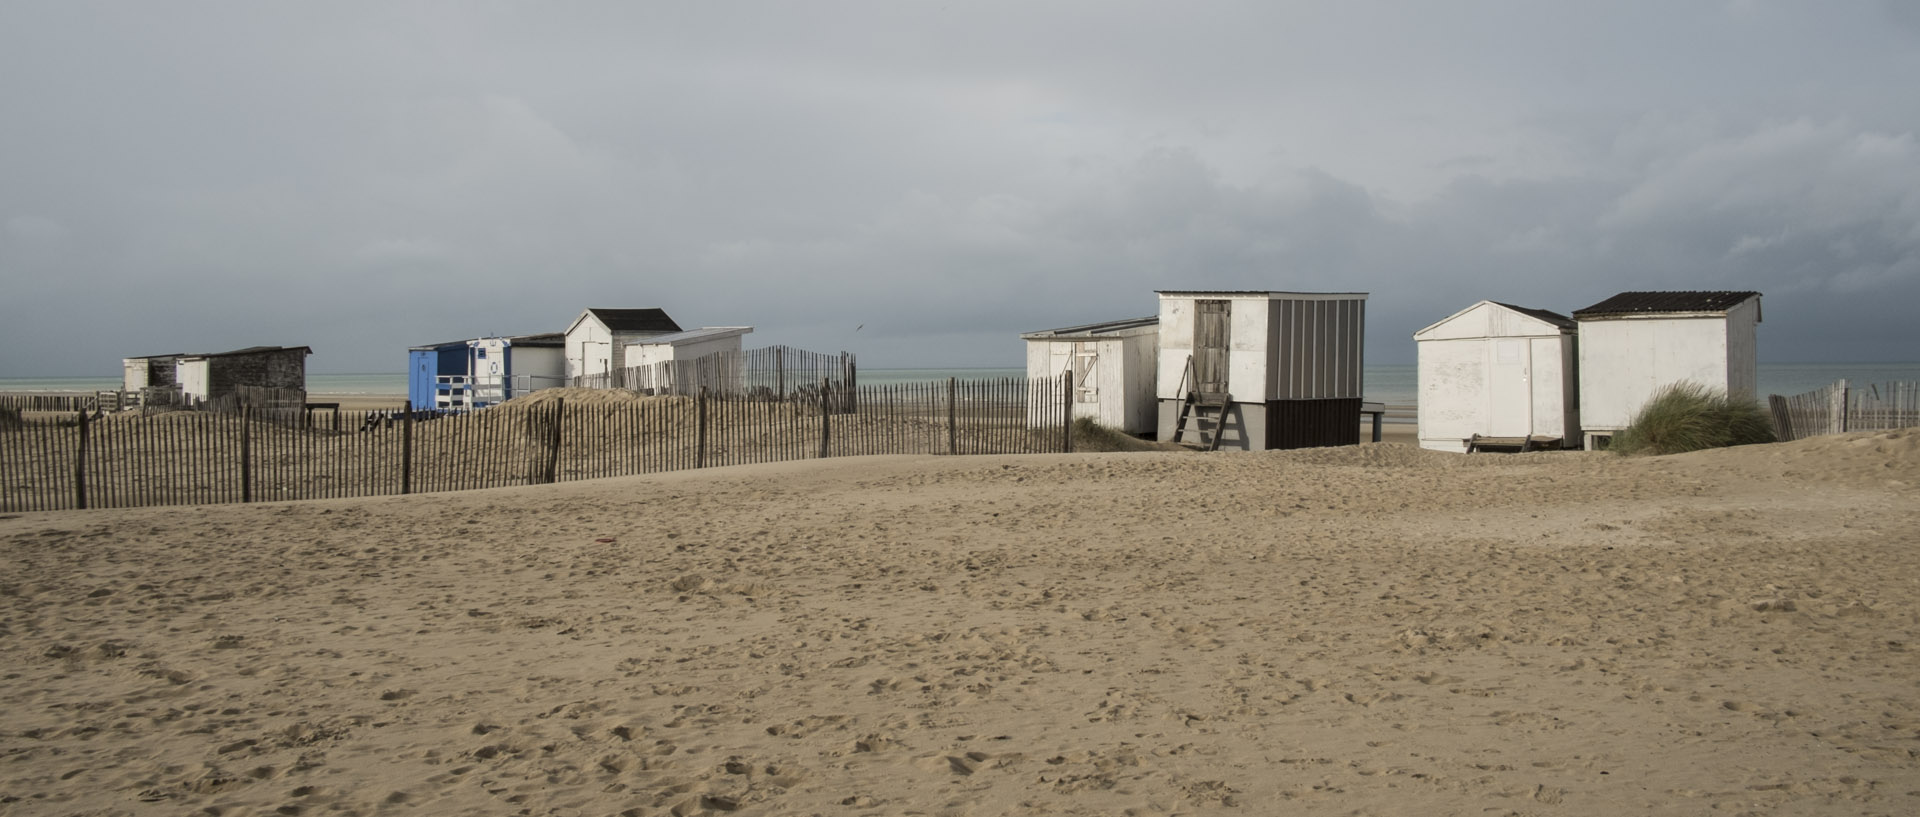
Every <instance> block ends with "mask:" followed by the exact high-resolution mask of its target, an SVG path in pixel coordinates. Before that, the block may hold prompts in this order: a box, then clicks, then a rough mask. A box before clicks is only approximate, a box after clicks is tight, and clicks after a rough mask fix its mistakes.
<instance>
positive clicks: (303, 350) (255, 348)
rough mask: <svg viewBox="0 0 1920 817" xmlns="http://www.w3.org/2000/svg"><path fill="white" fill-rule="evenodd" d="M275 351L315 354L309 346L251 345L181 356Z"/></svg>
mask: <svg viewBox="0 0 1920 817" xmlns="http://www.w3.org/2000/svg"><path fill="white" fill-rule="evenodd" d="M274 352H299V353H301V354H304V355H310V354H313V349H312V348H311V347H307V346H249V347H247V348H245V349H235V350H233V351H231V352H209V353H207V354H204V355H181V357H234V356H237V355H264V354H271V353H274Z"/></svg>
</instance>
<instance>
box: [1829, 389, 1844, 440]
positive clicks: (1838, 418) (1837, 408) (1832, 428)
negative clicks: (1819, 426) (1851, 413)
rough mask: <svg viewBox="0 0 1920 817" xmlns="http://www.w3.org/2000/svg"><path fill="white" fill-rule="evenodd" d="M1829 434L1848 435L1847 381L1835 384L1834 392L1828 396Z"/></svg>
mask: <svg viewBox="0 0 1920 817" xmlns="http://www.w3.org/2000/svg"><path fill="white" fill-rule="evenodd" d="M1827 433H1828V434H1845V433H1847V381H1845V380H1839V381H1835V382H1834V384H1833V391H1831V392H1829V393H1828V394H1827Z"/></svg>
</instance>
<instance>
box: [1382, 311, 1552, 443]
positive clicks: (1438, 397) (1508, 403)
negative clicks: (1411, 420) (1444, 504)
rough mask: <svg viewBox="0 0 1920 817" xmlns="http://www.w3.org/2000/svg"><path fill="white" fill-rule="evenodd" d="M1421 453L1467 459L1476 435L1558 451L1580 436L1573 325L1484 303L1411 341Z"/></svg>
mask: <svg viewBox="0 0 1920 817" xmlns="http://www.w3.org/2000/svg"><path fill="white" fill-rule="evenodd" d="M1413 340H1414V345H1415V348H1416V349H1418V354H1419V378H1420V386H1419V388H1420V391H1419V412H1420V413H1419V418H1420V447H1421V448H1431V449H1433V450H1436V451H1466V450H1467V448H1468V443H1469V441H1471V440H1472V439H1473V438H1474V437H1475V436H1476V435H1477V436H1480V437H1494V438H1500V439H1502V440H1513V441H1516V442H1515V444H1517V445H1522V446H1531V445H1543V446H1551V447H1559V445H1560V444H1561V443H1563V442H1564V441H1565V440H1567V439H1568V438H1569V437H1571V436H1578V434H1579V431H1580V404H1579V397H1578V395H1579V383H1580V381H1579V377H1578V374H1577V370H1578V367H1579V357H1578V355H1577V353H1576V351H1575V348H1576V346H1577V344H1576V343H1575V340H1576V328H1575V324H1574V322H1573V321H1572V320H1571V319H1569V318H1568V317H1567V316H1565V315H1561V314H1558V313H1554V312H1549V311H1547V310H1544V309H1529V308H1527V307H1523V306H1514V305H1512V304H1503V303H1498V302H1495V301H1481V302H1479V303H1477V304H1474V305H1472V306H1469V307H1467V308H1466V309H1462V310H1460V311H1459V312H1455V313H1453V314H1452V315H1450V316H1448V317H1446V318H1444V319H1442V320H1440V321H1439V322H1437V323H1435V324H1433V325H1432V326H1428V327H1427V328H1425V329H1422V330H1420V331H1418V332H1415V333H1413Z"/></svg>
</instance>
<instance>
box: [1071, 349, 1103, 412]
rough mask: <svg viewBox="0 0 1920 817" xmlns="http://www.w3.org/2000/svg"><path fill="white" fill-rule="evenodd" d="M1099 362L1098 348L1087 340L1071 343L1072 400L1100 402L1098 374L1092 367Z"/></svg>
mask: <svg viewBox="0 0 1920 817" xmlns="http://www.w3.org/2000/svg"><path fill="white" fill-rule="evenodd" d="M1099 362H1100V352H1099V349H1098V348H1097V347H1096V346H1095V345H1094V344H1093V343H1090V342H1088V341H1076V342H1074V344H1073V394H1074V402H1077V403H1098V402H1100V375H1099V374H1098V370H1097V369H1095V368H1094V367H1095V366H1096V365H1097V364H1098V363H1099Z"/></svg>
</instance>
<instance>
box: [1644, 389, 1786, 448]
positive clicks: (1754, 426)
mask: <svg viewBox="0 0 1920 817" xmlns="http://www.w3.org/2000/svg"><path fill="white" fill-rule="evenodd" d="M1773 441H1774V436H1773V420H1772V418H1771V417H1770V416H1768V414H1767V411H1766V409H1764V408H1761V407H1760V404H1759V403H1757V402H1755V401H1753V400H1749V399H1736V398H1730V397H1728V396H1727V394H1726V392H1724V391H1721V390H1719V389H1712V388H1708V387H1706V386H1703V385H1700V384H1699V383H1694V382H1691V381H1681V382H1678V383H1671V384H1668V385H1667V386H1665V387H1663V388H1661V389H1660V390H1659V391H1658V392H1655V393H1654V395H1653V397H1651V398H1649V399H1648V400H1647V402H1646V404H1645V405H1642V406H1641V407H1640V410H1639V411H1638V412H1636V413H1635V414H1634V416H1633V423H1632V424H1631V425H1629V426H1627V427H1626V428H1625V429H1623V430H1621V431H1620V433H1618V434H1615V435H1613V444H1612V445H1611V446H1610V450H1612V451H1613V452H1615V453H1618V454H1623V455H1628V456H1636V455H1652V454H1680V453H1684V452H1687V451H1700V450H1702V449H1707V448H1724V447H1726V446H1730V445H1750V444H1752V443H1770V442H1773Z"/></svg>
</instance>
